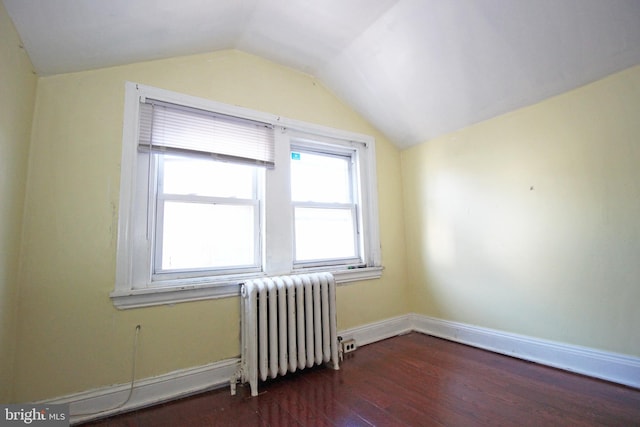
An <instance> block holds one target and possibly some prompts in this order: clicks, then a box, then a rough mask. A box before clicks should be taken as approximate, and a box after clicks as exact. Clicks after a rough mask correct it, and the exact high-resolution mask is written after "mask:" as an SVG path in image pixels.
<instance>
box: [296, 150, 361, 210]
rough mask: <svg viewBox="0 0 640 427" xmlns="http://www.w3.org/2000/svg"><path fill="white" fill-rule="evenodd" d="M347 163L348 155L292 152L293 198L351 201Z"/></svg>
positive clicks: (332, 201)
mask: <svg viewBox="0 0 640 427" xmlns="http://www.w3.org/2000/svg"><path fill="white" fill-rule="evenodd" d="M350 162H351V158H350V157H347V156H333V155H322V154H313V153H308V152H298V151H294V152H292V153H291V198H292V200H293V201H296V202H307V201H308V202H311V201H313V202H322V203H351V174H350V170H349V169H350V168H349V165H350Z"/></svg>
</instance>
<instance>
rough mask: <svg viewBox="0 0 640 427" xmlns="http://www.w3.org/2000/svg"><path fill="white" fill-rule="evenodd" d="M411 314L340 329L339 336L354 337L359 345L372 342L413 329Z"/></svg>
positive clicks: (345, 338)
mask: <svg viewBox="0 0 640 427" xmlns="http://www.w3.org/2000/svg"><path fill="white" fill-rule="evenodd" d="M409 316H410V315H404V316H398V317H392V318H390V319H385V320H381V321H379V322H374V323H369V324H366V325H363V326H357V327H355V328H350V329H345V330H342V331H338V336H341V337H342V338H343V339H344V340H348V339H354V340H355V341H356V343H357V344H358V345H359V346H361V345H367V344H371V343H374V342H376V341H381V340H384V339H387V338H391V337H395V336H397V335H402V334H406V333H409V332H411V331H413V327H412V324H411V318H410V317H409Z"/></svg>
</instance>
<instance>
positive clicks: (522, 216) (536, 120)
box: [401, 67, 640, 356]
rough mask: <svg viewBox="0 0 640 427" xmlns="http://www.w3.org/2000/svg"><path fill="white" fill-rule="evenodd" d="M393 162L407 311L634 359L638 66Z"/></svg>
mask: <svg viewBox="0 0 640 427" xmlns="http://www.w3.org/2000/svg"><path fill="white" fill-rule="evenodd" d="M401 159H402V172H403V189H404V194H405V202H404V203H405V205H404V206H405V225H406V229H407V254H408V274H409V281H410V283H412V285H413V289H412V298H411V300H412V301H413V307H412V309H413V310H415V311H418V312H420V313H424V314H427V315H430V316H434V317H439V318H443V319H449V320H454V321H459V322H465V323H470V324H473V325H479V326H484V327H489V328H495V329H499V330H504V331H509V332H513V333H520V334H524V335H529V336H533V337H539V338H543V339H549V340H556V341H561V342H565V343H570V344H578V345H583V346H588V347H593V348H598V349H604V350H609V351H614V352H620V353H625V354H629V355H633V356H640V340H639V339H638V325H640V310H638V302H639V301H640V281H639V280H640V67H635V68H632V69H628V70H626V71H624V72H622V73H618V74H615V75H613V76H610V77H608V78H605V79H603V80H600V81H598V82H596V83H593V84H590V85H588V86H585V87H582V88H580V89H577V90H574V91H572V92H568V93H566V94H563V95H561V96H558V97H555V98H552V99H549V100H546V101H544V102H541V103H539V104H537V105H534V106H531V107H529V108H525V109H522V110H518V111H515V112H512V113H509V114H506V115H504V116H501V117H498V118H495V119H492V120H489V121H486V122H483V123H480V124H478V125H475V126H471V127H469V128H467V129H464V130H461V131H459V132H455V133H452V134H449V135H446V136H443V137H440V138H437V139H434V140H432V141H429V142H426V143H424V144H421V145H419V146H416V147H414V148H412V149H409V150H405V151H403V152H402V153H401Z"/></svg>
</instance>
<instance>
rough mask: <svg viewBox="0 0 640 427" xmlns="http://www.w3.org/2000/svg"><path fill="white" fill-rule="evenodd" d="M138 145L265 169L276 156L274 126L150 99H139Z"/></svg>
mask: <svg viewBox="0 0 640 427" xmlns="http://www.w3.org/2000/svg"><path fill="white" fill-rule="evenodd" d="M139 147H140V148H142V149H147V150H149V149H150V150H153V151H156V150H157V151H165V152H175V153H179V152H187V153H188V152H190V153H196V154H207V155H210V156H212V157H213V158H216V159H218V160H224V161H230V162H236V163H249V164H253V165H260V166H265V167H267V168H273V166H274V157H275V139H274V133H273V126H272V125H270V124H268V123H263V122H259V121H254V120H250V119H244V118H240V117H233V116H228V115H224V114H219V113H214V112H211V111H205V110H200V109H197V108H191V107H185V106H180V105H175V104H171V103H168V102H162V101H157V100H153V99H141V103H140V127H139Z"/></svg>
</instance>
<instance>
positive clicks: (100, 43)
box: [2, 0, 640, 148]
mask: <svg viewBox="0 0 640 427" xmlns="http://www.w3.org/2000/svg"><path fill="white" fill-rule="evenodd" d="M2 1H3V2H4V4H5V7H6V9H7V11H8V13H9V15H10V16H11V18H12V20H13V22H14V24H15V26H16V28H17V30H18V32H19V33H20V36H21V38H22V40H23V42H24V46H25V49H26V50H27V52H28V54H29V56H30V58H31V61H32V63H33V65H34V67H35V69H36V71H37V73H38V74H40V75H50V74H58V73H66V72H70V71H80V70H87V69H92V68H99V67H105V66H111V65H118V64H126V63H132V62H138V61H142V60H149V59H156V58H165V57H171V56H179V55H186V54H194V53H202V52H210V51H215V50H219V49H229V48H234V49H239V50H243V51H245V52H249V53H253V54H256V55H259V56H262V57H264V58H266V59H269V60H272V61H274V62H278V63H280V64H283V65H286V66H289V67H292V68H296V69H299V70H301V71H303V72H306V73H309V74H311V75H314V76H316V77H317V78H318V79H319V80H320V81H322V82H323V84H324V85H325V86H327V87H328V88H329V89H330V90H332V91H333V92H334V93H335V94H336V95H337V96H338V97H340V98H341V99H342V100H343V101H345V102H346V103H347V104H349V105H350V106H351V107H352V108H353V109H354V110H356V111H358V112H359V113H360V114H361V115H362V116H364V117H365V118H367V119H368V120H369V121H370V122H371V123H372V124H373V125H374V126H376V127H377V128H378V129H379V130H381V131H382V132H383V133H384V134H385V135H386V136H387V137H388V138H389V139H390V140H391V141H393V142H394V143H395V144H396V145H397V146H398V147H401V148H404V147H408V146H411V145H414V144H417V143H420V142H424V141H427V140H429V139H431V138H433V137H436V136H438V135H441V134H444V133H446V132H450V131H453V130H457V129H460V128H463V127H465V126H468V125H470V124H473V123H477V122H479V121H482V120H485V119H488V118H491V117H494V116H496V115H499V114H503V113H505V112H507V111H511V110H514V109H516V108H519V107H523V106H525V105H530V104H532V103H535V102H537V101H540V100H542V99H544V98H547V97H549V96H553V95H556V94H559V93H562V92H565V91H567V90H570V89H573V88H575V87H578V86H580V85H583V84H585V83H588V82H591V81H594V80H597V79H599V78H601V77H604V76H606V75H608V74H611V73H613V72H616V71H619V70H622V69H624V68H628V67H630V66H633V65H636V64H640V0H315V1H314V0H179V1H176V0H2Z"/></svg>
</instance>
